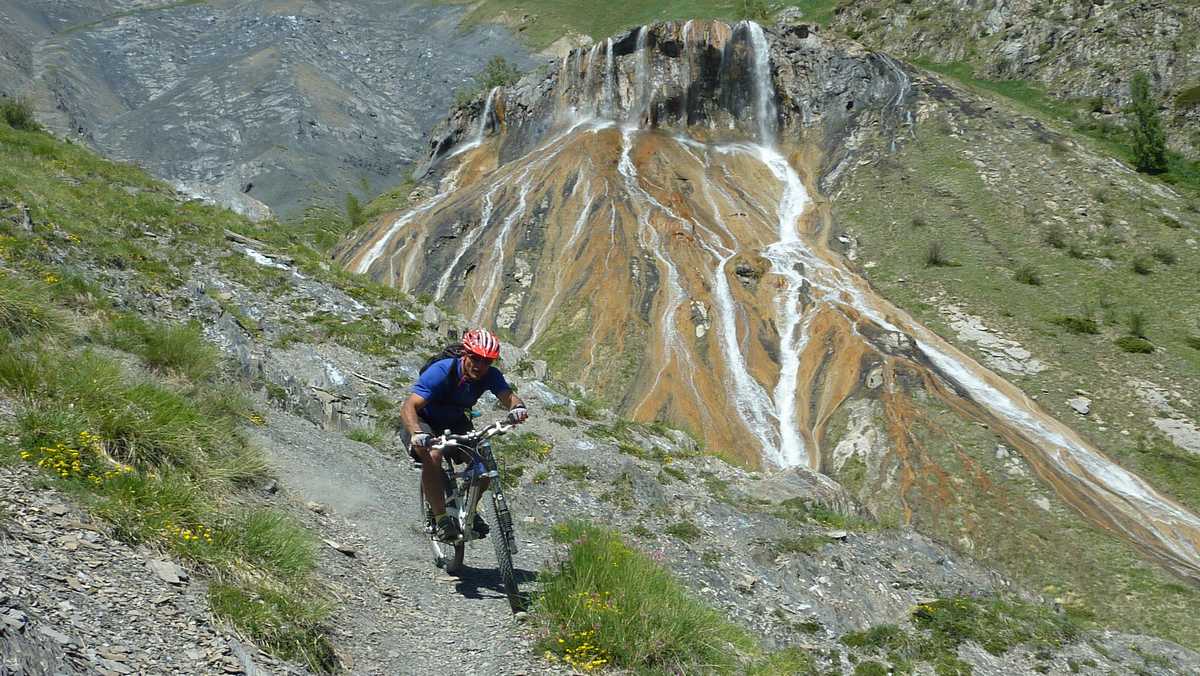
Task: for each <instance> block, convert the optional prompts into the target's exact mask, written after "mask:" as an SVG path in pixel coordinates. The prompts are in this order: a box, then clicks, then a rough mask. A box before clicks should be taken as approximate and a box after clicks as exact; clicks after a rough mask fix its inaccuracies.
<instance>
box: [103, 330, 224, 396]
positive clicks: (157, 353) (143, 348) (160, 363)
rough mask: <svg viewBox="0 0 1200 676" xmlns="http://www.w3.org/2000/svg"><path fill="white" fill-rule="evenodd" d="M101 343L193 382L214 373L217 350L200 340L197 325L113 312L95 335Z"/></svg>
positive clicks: (208, 377) (218, 362)
mask: <svg viewBox="0 0 1200 676" xmlns="http://www.w3.org/2000/svg"><path fill="white" fill-rule="evenodd" d="M97 337H98V338H99V339H100V341H101V342H104V343H106V344H108V345H112V346H114V347H117V348H120V349H122V350H125V351H126V352H132V353H134V354H137V355H139V356H141V357H142V359H143V360H145V362H146V364H147V365H148V366H150V367H151V368H154V369H157V370H160V371H164V372H173V373H177V374H180V375H183V376H185V377H187V378H188V379H189V380H192V381H193V382H204V381H207V380H210V379H211V378H212V377H213V376H215V375H216V373H217V370H218V367H219V366H220V358H221V353H220V351H219V350H217V348H216V347H214V346H213V345H212V344H210V343H209V342H208V341H206V340H204V335H203V334H202V333H201V331H200V325H199V324H197V323H195V322H193V323H190V324H167V323H159V322H149V321H146V320H144V319H142V318H141V317H138V316H137V315H133V314H124V313H123V314H117V315H115V316H113V317H112V318H111V319H110V320H109V321H108V324H107V326H106V327H105V328H104V330H102V331H101V332H99V335H98V336H97Z"/></svg>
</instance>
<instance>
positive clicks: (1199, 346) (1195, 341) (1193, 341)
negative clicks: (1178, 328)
mask: <svg viewBox="0 0 1200 676" xmlns="http://www.w3.org/2000/svg"><path fill="white" fill-rule="evenodd" d="M1183 342H1184V344H1185V345H1187V346H1188V347H1190V348H1192V349H1193V350H1200V336H1186V337H1184V339H1183Z"/></svg>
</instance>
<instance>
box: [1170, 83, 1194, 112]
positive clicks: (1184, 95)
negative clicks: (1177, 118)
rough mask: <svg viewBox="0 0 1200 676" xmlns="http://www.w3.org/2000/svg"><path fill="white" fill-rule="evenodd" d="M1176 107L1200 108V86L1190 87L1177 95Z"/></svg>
mask: <svg viewBox="0 0 1200 676" xmlns="http://www.w3.org/2000/svg"><path fill="white" fill-rule="evenodd" d="M1175 106H1176V107H1178V108H1192V107H1194V106H1200V85H1195V86H1193V87H1188V88H1187V89H1184V90H1182V91H1180V92H1179V93H1178V94H1176V95H1175Z"/></svg>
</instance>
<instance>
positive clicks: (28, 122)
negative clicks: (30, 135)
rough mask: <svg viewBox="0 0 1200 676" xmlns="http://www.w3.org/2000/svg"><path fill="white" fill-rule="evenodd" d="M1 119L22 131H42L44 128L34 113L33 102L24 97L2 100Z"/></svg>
mask: <svg viewBox="0 0 1200 676" xmlns="http://www.w3.org/2000/svg"><path fill="white" fill-rule="evenodd" d="M0 120H4V122H5V124H7V125H8V126H10V127H12V128H13V129H20V130H21V131H40V130H41V128H42V127H41V125H39V124H38V123H37V119H36V118H35V117H34V115H33V104H31V103H30V102H29V100H28V99H23V98H22V99H5V100H3V101H0Z"/></svg>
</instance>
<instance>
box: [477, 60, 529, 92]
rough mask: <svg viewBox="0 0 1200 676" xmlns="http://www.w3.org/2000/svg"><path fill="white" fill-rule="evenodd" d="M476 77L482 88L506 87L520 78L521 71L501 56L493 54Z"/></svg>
mask: <svg viewBox="0 0 1200 676" xmlns="http://www.w3.org/2000/svg"><path fill="white" fill-rule="evenodd" d="M477 79H478V81H479V86H480V87H481V88H482V89H484V90H490V89H491V88H493V87H506V86H508V85H510V84H514V83H515V82H516V81H517V80H520V79H521V71H520V70H518V69H517V67H516V66H514V65H512V64H511V63H509V62H508V60H507V59H505V58H504V57H503V56H493V57H492V59H491V61H488V62H487V65H486V66H484V68H483V73H482V74H481V75H480V76H479V77H478V78H477Z"/></svg>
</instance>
